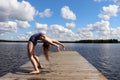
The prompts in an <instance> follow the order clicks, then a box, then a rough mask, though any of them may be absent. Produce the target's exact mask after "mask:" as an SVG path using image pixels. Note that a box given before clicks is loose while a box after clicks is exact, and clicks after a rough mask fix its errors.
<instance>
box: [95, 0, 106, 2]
mask: <svg viewBox="0 0 120 80" xmlns="http://www.w3.org/2000/svg"><path fill="white" fill-rule="evenodd" d="M94 1H95V2H103V1H108V0H94Z"/></svg>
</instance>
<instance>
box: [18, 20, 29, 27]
mask: <svg viewBox="0 0 120 80" xmlns="http://www.w3.org/2000/svg"><path fill="white" fill-rule="evenodd" d="M16 22H17V26H18V27H19V28H29V27H30V24H29V23H28V22H27V21H18V20H17V21H16Z"/></svg>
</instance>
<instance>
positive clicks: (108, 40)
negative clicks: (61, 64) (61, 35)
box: [61, 39, 119, 43]
mask: <svg viewBox="0 0 120 80" xmlns="http://www.w3.org/2000/svg"><path fill="white" fill-rule="evenodd" d="M61 42H63V43H119V41H118V40H117V39H106V40H103V39H98V40H79V41H61Z"/></svg>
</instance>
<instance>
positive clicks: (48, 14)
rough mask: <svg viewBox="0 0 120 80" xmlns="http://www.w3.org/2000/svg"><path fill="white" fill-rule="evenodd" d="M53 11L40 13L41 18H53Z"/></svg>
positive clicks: (48, 10) (47, 10)
mask: <svg viewBox="0 0 120 80" xmlns="http://www.w3.org/2000/svg"><path fill="white" fill-rule="evenodd" d="M52 13H53V12H52V11H51V9H45V10H44V12H40V13H39V16H40V17H51V16H52Z"/></svg>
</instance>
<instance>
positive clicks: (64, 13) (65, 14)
mask: <svg viewBox="0 0 120 80" xmlns="http://www.w3.org/2000/svg"><path fill="white" fill-rule="evenodd" d="M61 15H62V17H63V18H64V19H69V20H76V15H75V14H74V13H73V11H71V10H70V8H69V7H68V6H64V7H63V8H62V9H61Z"/></svg>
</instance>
